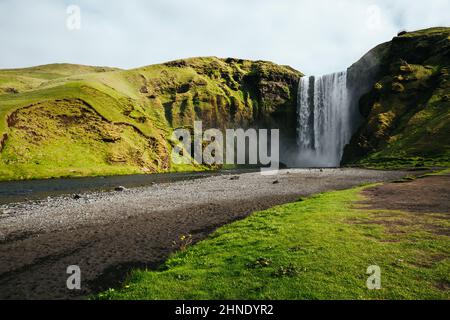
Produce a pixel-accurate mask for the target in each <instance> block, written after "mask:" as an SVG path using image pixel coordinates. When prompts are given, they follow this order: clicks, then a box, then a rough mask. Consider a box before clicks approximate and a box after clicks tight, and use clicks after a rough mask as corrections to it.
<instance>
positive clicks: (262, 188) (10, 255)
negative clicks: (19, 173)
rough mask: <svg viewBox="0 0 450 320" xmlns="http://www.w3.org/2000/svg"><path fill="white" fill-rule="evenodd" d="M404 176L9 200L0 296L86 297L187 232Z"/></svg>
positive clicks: (2, 226) (233, 181) (349, 175)
mask: <svg viewBox="0 0 450 320" xmlns="http://www.w3.org/2000/svg"><path fill="white" fill-rule="evenodd" d="M407 174H411V172H409V173H407V172H404V171H374V170H363V169H324V170H321V169H302V170H300V169H295V170H294V169H292V170H282V171H280V173H279V175H277V176H262V175H261V174H259V173H245V174H239V175H232V176H230V175H223V176H214V177H209V178H204V179H199V180H190V181H178V182H174V183H167V184H156V185H152V186H148V187H140V188H135V189H129V190H123V191H115V192H104V193H90V194H82V195H80V196H77V197H74V196H73V195H70V196H61V197H55V198H48V199H46V200H41V201H33V202H24V203H16V204H10V205H3V206H0V298H2V299H12V298H20V299H42V298H51V299H54V298H84V297H86V296H87V295H89V294H90V293H93V292H96V291H98V290H103V289H106V288H108V287H110V286H113V285H116V284H118V282H120V281H121V280H122V279H123V277H124V276H125V275H126V274H127V272H128V271H129V270H130V269H131V268H134V267H147V268H154V267H157V266H158V265H159V264H160V263H161V262H162V261H164V260H165V259H166V258H167V257H168V255H169V254H170V253H171V252H173V251H174V250H176V249H177V248H179V246H180V241H179V239H180V237H182V236H183V235H188V234H191V235H192V238H193V241H194V242H195V241H198V240H201V239H203V238H205V237H206V236H207V235H208V234H210V233H211V232H212V231H213V230H214V229H216V228H217V227H219V226H221V225H224V224H227V223H230V222H232V221H234V220H237V219H241V218H243V217H245V216H247V215H248V214H250V213H251V212H254V211H256V210H262V209H266V208H269V207H271V206H274V205H278V204H282V203H286V202H291V201H295V200H297V199H298V198H299V197H304V196H308V195H311V194H314V193H319V192H323V191H328V190H336V189H345V188H350V187H353V186H357V185H361V184H365V183H373V182H382V181H391V180H395V179H398V178H400V177H403V176H405V175H407ZM417 174H419V173H417ZM174 242H175V243H177V244H174ZM69 265H78V266H80V268H81V273H82V289H81V290H80V291H69V290H67V289H66V279H67V277H68V275H67V274H66V269H67V267H68V266H69Z"/></svg>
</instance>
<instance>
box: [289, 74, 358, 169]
mask: <svg viewBox="0 0 450 320" xmlns="http://www.w3.org/2000/svg"><path fill="white" fill-rule="evenodd" d="M350 100H351V99H350V95H349V93H348V89H347V72H339V73H333V74H329V75H325V76H321V77H303V78H302V79H301V80H300V83H299V90H298V101H297V109H298V110H297V112H298V126H297V131H298V134H297V144H298V147H299V149H300V154H299V159H298V164H299V165H300V166H303V167H338V166H339V165H340V162H341V158H342V154H343V150H344V147H345V145H346V144H347V143H348V142H349V141H350V139H351V135H352V124H351V101H350Z"/></svg>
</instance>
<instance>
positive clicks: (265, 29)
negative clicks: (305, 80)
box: [0, 0, 450, 75]
mask: <svg viewBox="0 0 450 320" xmlns="http://www.w3.org/2000/svg"><path fill="white" fill-rule="evenodd" d="M449 13H450V1H448V0H427V1H422V0H395V1H392V0H378V1H377V0H358V1H356V0H311V1H310V0H267V1H265V0H127V1H118V0H71V1H66V0H59V1H58V0H35V1H29V0H0V44H1V45H0V68H17V67H27V66H34V65H42V64H48V63H62V62H66V63H77V64H87V65H98V66H111V67H119V68H125V69H130V68H135V67H140V66H145V65H149V64H155V63H160V62H165V61H170V60H175V59H180V58H187V57H197V56H218V57H236V58H243V59H252V60H269V61H273V62H275V63H278V64H285V65H290V66H291V67H293V68H295V69H297V70H300V71H302V72H303V73H305V74H307V75H321V74H326V73H331V72H336V71H341V70H345V69H346V68H347V67H349V66H350V65H351V64H352V63H354V62H355V61H357V60H358V59H359V58H360V57H361V56H363V55H364V54H365V53H366V52H367V51H369V50H370V49H371V48H372V47H374V46H376V45H377V44H379V43H382V42H385V41H389V40H390V39H392V37H393V36H395V35H396V34H397V33H398V32H399V31H401V30H409V31H412V30H417V29H423V28H428V27H433V26H450V14H449Z"/></svg>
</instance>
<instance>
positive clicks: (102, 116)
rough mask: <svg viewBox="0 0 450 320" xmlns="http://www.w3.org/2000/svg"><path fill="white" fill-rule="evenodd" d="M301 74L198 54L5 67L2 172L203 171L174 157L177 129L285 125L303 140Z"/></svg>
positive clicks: (11, 175) (16, 175) (17, 175)
mask: <svg viewBox="0 0 450 320" xmlns="http://www.w3.org/2000/svg"><path fill="white" fill-rule="evenodd" d="M301 76H302V74H301V73H300V72H298V71H296V70H294V69H292V68H289V67H285V66H279V65H276V64H273V63H270V62H264V61H247V60H239V59H219V58H215V57H209V58H192V59H186V60H178V61H172V62H168V63H165V64H159V65H152V66H147V67H143V68H138V69H134V70H118V69H111V68H104V67H87V66H78V65H67V64H62V65H48V66H40V67H34V68H28V69H16V70H0V80H1V81H0V118H2V119H3V121H1V122H0V136H1V137H2V138H1V147H0V151H1V153H0V179H3V180H4V179H27V178H46V177H60V176H85V175H104V174H127V173H150V172H163V171H178V170H197V169H202V167H201V166H199V165H192V166H179V165H178V166H177V165H173V164H172V163H171V162H170V158H169V157H170V152H171V149H172V144H173V142H172V141H171V139H170V136H171V134H172V132H173V130H174V129H176V128H180V127H183V128H192V126H193V122H194V121H195V120H202V121H203V125H204V129H206V128H219V129H224V128H234V127H244V128H246V127H254V128H257V127H263V128H279V129H280V131H281V137H282V139H283V140H282V141H284V142H285V144H288V143H290V141H289V140H290V139H295V130H296V116H295V114H296V97H297V86H298V81H299V78H300V77H301Z"/></svg>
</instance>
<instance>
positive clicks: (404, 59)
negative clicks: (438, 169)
mask: <svg viewBox="0 0 450 320" xmlns="http://www.w3.org/2000/svg"><path fill="white" fill-rule="evenodd" d="M376 50H377V52H376V54H375V56H376V57H375V60H376V61H377V63H379V70H378V71H377V74H376V76H375V81H374V86H373V87H372V89H371V90H370V91H369V92H368V93H366V94H365V95H363V97H362V98H361V100H360V110H361V113H362V115H363V116H364V118H365V120H364V121H363V124H362V125H361V127H360V129H359V131H358V132H357V133H356V134H355V135H354V137H353V138H352V140H351V142H350V144H349V145H348V146H347V147H346V149H345V153H344V158H343V163H344V164H346V165H355V164H357V165H362V166H369V167H390V168H395V167H408V166H415V167H422V166H436V165H437V166H449V165H450V99H449V98H448V97H449V94H450V75H449V70H450V28H432V29H427V30H421V31H417V32H407V33H402V34H401V35H400V36H398V37H395V38H394V39H393V40H392V41H391V42H389V43H386V44H383V45H381V46H379V47H377V49H376Z"/></svg>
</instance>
